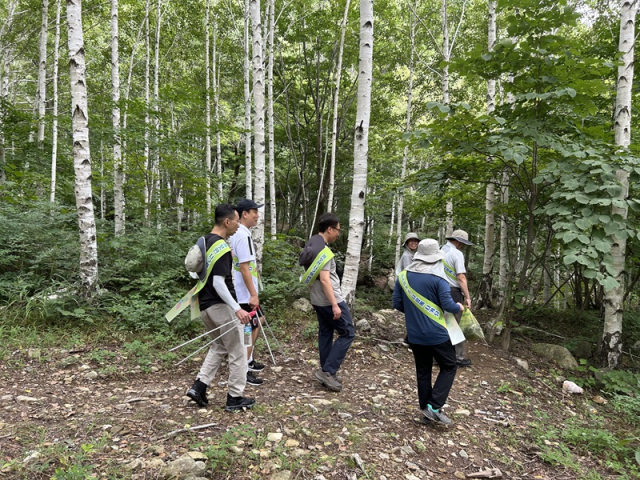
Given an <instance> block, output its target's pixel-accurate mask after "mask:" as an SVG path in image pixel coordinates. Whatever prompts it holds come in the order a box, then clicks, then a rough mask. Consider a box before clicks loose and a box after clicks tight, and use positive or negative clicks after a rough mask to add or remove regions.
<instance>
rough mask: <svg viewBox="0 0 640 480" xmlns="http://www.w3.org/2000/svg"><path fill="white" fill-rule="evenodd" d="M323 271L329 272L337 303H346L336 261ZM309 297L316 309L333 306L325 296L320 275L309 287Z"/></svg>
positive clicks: (331, 262) (329, 263) (329, 262)
mask: <svg viewBox="0 0 640 480" xmlns="http://www.w3.org/2000/svg"><path fill="white" fill-rule="evenodd" d="M322 270H329V279H330V280H331V288H332V289H333V295H334V296H335V297H336V302H338V303H340V302H344V297H343V296H342V292H341V291H340V277H338V273H337V271H336V259H335V258H332V259H331V260H329V261H328V262H327V264H326V265H325V266H324V267H322ZM309 296H310V297H311V305H315V306H316V307H326V306H329V305H331V302H330V301H329V299H328V298H327V296H326V295H325V294H324V290H323V289H322V282H320V275H318V278H316V281H315V282H313V283H312V284H311V286H310V287H309Z"/></svg>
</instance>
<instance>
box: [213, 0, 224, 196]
mask: <svg viewBox="0 0 640 480" xmlns="http://www.w3.org/2000/svg"><path fill="white" fill-rule="evenodd" d="M217 5H218V1H217V0H213V8H214V13H213V42H212V43H213V47H212V48H213V52H212V54H211V65H212V72H211V80H212V85H213V104H214V113H213V114H214V118H215V120H216V173H217V176H218V201H219V202H221V201H222V194H223V192H222V146H221V144H220V128H219V127H218V125H220V92H219V88H218V87H219V85H220V80H219V75H220V73H219V68H218V53H217V48H218V16H217V13H216V11H215V8H216V7H217Z"/></svg>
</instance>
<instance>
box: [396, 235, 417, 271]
mask: <svg viewBox="0 0 640 480" xmlns="http://www.w3.org/2000/svg"><path fill="white" fill-rule="evenodd" d="M419 242H420V237H418V234H417V233H415V232H409V233H407V234H406V235H405V237H404V244H403V251H402V256H401V257H400V260H399V261H398V264H397V265H396V275H398V274H399V273H400V272H401V271H402V270H404V269H405V268H407V267H408V266H409V264H410V263H411V262H412V261H413V256H414V255H415V253H416V251H417V249H418V244H419Z"/></svg>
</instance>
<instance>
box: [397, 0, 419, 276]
mask: <svg viewBox="0 0 640 480" xmlns="http://www.w3.org/2000/svg"><path fill="white" fill-rule="evenodd" d="M415 9H416V5H415V2H414V5H413V10H414V11H415ZM409 41H410V42H411V52H410V55H409V89H408V91H407V121H406V124H405V132H408V131H409V130H411V103H412V101H413V74H414V55H415V44H416V19H415V16H414V15H412V16H411V27H410V29H409ZM408 160H409V146H408V145H405V147H404V152H403V154H402V169H401V171H400V185H401V186H400V190H399V191H398V220H397V221H398V226H397V228H396V232H397V238H396V259H395V262H394V265H397V264H398V261H399V260H400V251H401V249H402V214H403V210H404V191H403V188H404V179H405V177H406V176H407V162H408Z"/></svg>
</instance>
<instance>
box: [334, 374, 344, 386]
mask: <svg viewBox="0 0 640 480" xmlns="http://www.w3.org/2000/svg"><path fill="white" fill-rule="evenodd" d="M333 378H335V379H336V381H337V382H338V383H340V384H342V374H340V373H338V372H336V374H335V375H334V376H333Z"/></svg>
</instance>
